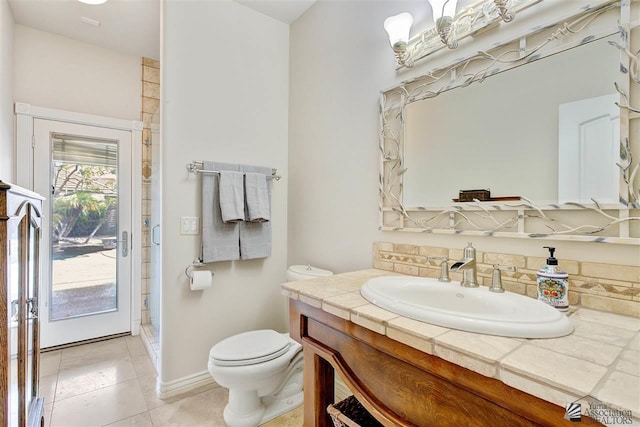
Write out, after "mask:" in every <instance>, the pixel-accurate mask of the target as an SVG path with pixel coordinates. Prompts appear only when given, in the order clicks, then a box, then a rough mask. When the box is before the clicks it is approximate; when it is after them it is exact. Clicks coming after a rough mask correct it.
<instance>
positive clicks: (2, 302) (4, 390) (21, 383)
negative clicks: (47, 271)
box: [0, 181, 44, 427]
mask: <svg viewBox="0 0 640 427" xmlns="http://www.w3.org/2000/svg"><path fill="white" fill-rule="evenodd" d="M42 202H43V199H42V197H40V196H38V195H37V194H35V193H32V192H30V191H28V190H25V189H22V188H20V187H18V186H15V185H12V184H8V183H4V182H2V181H0V310H1V312H3V313H4V321H3V322H0V349H1V351H0V402H2V409H1V410H0V427H4V426H8V427H14V426H19V427H25V426H29V427H32V426H33V427H35V426H41V425H44V418H43V399H42V398H40V397H38V363H39V356H40V346H39V342H40V336H39V329H38V326H39V325H38V284H39V280H38V279H39V268H40V267H39V265H40V259H39V242H40V233H41V225H42Z"/></svg>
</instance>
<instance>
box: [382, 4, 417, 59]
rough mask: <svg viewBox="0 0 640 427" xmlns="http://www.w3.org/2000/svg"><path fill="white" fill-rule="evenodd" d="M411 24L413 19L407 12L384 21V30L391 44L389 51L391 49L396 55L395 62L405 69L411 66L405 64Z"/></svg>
mask: <svg viewBox="0 0 640 427" xmlns="http://www.w3.org/2000/svg"><path fill="white" fill-rule="evenodd" d="M411 24H413V17H412V16H411V14H410V13H407V12H404V13H401V14H399V15H395V16H390V17H389V18H387V19H385V21H384V29H385V30H386V31H387V34H389V43H390V44H391V49H393V52H394V53H395V54H396V61H398V63H399V64H402V65H406V66H407V67H411V66H412V65H408V64H406V63H405V55H406V53H407V42H408V41H409V30H411Z"/></svg>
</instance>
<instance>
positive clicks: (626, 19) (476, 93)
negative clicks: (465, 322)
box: [379, 0, 640, 244]
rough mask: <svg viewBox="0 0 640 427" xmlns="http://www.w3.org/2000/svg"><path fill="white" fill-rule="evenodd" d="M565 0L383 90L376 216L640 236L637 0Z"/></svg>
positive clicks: (521, 232)
mask: <svg viewBox="0 0 640 427" xmlns="http://www.w3.org/2000/svg"><path fill="white" fill-rule="evenodd" d="M488 1H489V0H488ZM563 3H564V2H563ZM565 6H566V4H565ZM536 7H537V6H536ZM534 8H535V7H534ZM534 8H532V9H534ZM572 8H573V9H572V10H570V9H571V8H566V10H565V11H564V12H562V14H560V15H558V14H556V15H554V16H557V23H556V24H554V25H549V26H547V25H545V26H544V28H543V27H541V26H538V27H534V28H531V29H530V30H528V31H527V34H526V35H522V36H518V37H517V38H513V37H511V38H509V39H508V40H504V41H500V42H497V43H492V44H491V46H490V48H489V49H486V50H480V51H477V50H476V51H475V53H474V54H472V55H469V56H466V57H462V58H458V59H456V60H455V61H453V62H452V63H450V64H448V65H446V66H444V67H439V68H437V69H433V70H431V71H430V72H429V73H428V74H426V75H424V76H421V77H418V78H415V79H413V80H409V81H406V82H403V83H402V84H400V85H399V86H396V87H394V88H391V89H389V90H386V91H383V92H382V95H381V104H380V111H381V114H380V117H381V131H380V152H381V158H380V182H379V186H380V188H379V189H380V229H382V230H401V231H411V232H427V233H441V234H468V235H480V236H502V237H519V238H548V239H554V240H577V241H595V242H609V243H622V244H640V227H639V225H640V224H639V222H640V212H639V211H638V209H640V191H639V187H640V171H639V169H640V167H639V165H638V161H637V157H638V156H639V155H640V153H638V151H639V150H640V147H639V146H640V136H639V135H637V133H638V132H637V131H636V132H635V133H633V132H630V126H631V125H632V124H633V123H632V122H633V121H634V120H636V119H638V117H640V111H639V109H638V108H634V107H633V106H631V105H630V101H629V98H630V93H631V92H633V94H634V96H636V98H635V99H637V98H638V96H639V95H640V51H639V50H638V49H639V47H638V44H640V43H639V42H640V32H639V31H638V30H637V27H638V26H640V21H638V20H637V19H636V20H632V19H630V17H631V16H640V1H637V0H633V1H626V0H623V1H621V2H620V1H610V0H609V1H600V2H599V3H597V5H595V6H590V7H584V6H583V7H581V8H580V9H575V5H573V6H572ZM501 29H502V28H500V30H501ZM500 30H496V31H500ZM505 33H508V34H514V32H513V31H511V32H505ZM631 36H633V37H631ZM481 39H482V37H478V40H481ZM474 43H475V44H478V45H479V44H480V42H479V41H478V42H474ZM632 45H635V46H634V47H632ZM474 47H475V45H474ZM505 89H506V90H505ZM635 103H638V101H635ZM634 129H636V128H634ZM630 133H631V138H630Z"/></svg>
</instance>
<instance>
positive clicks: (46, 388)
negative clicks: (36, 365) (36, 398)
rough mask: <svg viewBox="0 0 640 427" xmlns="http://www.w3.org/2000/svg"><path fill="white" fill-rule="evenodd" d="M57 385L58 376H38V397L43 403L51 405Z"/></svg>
mask: <svg viewBox="0 0 640 427" xmlns="http://www.w3.org/2000/svg"><path fill="white" fill-rule="evenodd" d="M57 383H58V374H53V375H44V376H43V375H40V388H39V389H38V391H39V392H40V397H42V398H43V399H44V403H45V404H48V403H53V400H54V398H55V395H56V385H57Z"/></svg>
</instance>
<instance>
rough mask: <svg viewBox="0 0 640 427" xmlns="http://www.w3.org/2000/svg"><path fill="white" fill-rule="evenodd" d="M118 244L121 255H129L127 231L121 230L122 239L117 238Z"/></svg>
mask: <svg viewBox="0 0 640 427" xmlns="http://www.w3.org/2000/svg"><path fill="white" fill-rule="evenodd" d="M118 244H119V245H120V247H121V248H122V256H123V257H124V258H126V257H127V255H129V232H127V231H123V232H122V240H118Z"/></svg>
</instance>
